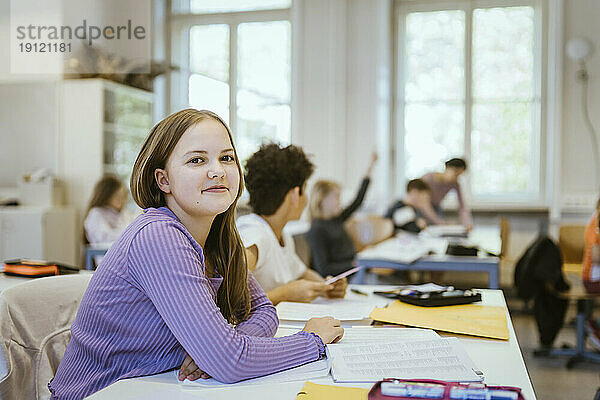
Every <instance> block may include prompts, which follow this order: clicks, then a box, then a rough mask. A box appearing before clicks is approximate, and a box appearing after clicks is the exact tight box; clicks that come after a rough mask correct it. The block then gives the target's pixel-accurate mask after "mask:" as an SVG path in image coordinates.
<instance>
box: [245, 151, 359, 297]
mask: <svg viewBox="0 0 600 400" xmlns="http://www.w3.org/2000/svg"><path fill="white" fill-rule="evenodd" d="M313 168H314V167H313V164H312V163H311V162H310V161H309V160H308V158H307V157H306V155H305V154H304V151H303V150H302V149H301V148H300V147H297V146H293V145H290V146H287V147H280V146H279V145H277V144H274V143H270V144H265V145H262V146H261V148H260V149H259V150H258V151H257V152H256V153H254V154H253V155H252V156H250V158H249V159H248V160H247V161H246V166H245V169H246V174H245V182H246V188H247V189H248V193H249V194H250V207H251V208H252V210H253V213H252V214H249V215H245V216H243V217H240V218H238V220H237V226H238V229H239V232H240V235H241V237H242V241H243V242H244V246H245V247H246V249H247V250H248V251H247V256H248V267H249V268H250V270H251V271H252V272H253V274H254V276H255V277H256V279H257V280H258V282H259V283H260V284H261V286H262V288H263V289H264V290H265V292H267V295H268V296H269V299H270V300H271V301H272V302H273V304H278V303H279V302H281V301H298V302H308V301H311V300H314V299H315V298H317V297H319V296H327V297H344V295H345V293H346V287H347V285H348V283H347V281H346V280H345V279H341V280H338V281H337V282H335V283H334V284H332V285H326V284H325V283H324V280H323V277H322V276H321V275H319V274H318V273H316V272H315V271H313V270H311V269H309V268H307V266H306V265H305V264H304V263H303V262H302V261H301V260H300V258H299V257H298V255H297V254H296V251H295V248H294V240H293V238H292V237H291V235H290V234H288V233H287V232H284V230H283V228H284V227H285V225H286V224H287V223H288V222H289V221H292V220H297V219H299V218H300V216H301V215H302V211H303V210H304V207H305V206H306V203H307V196H306V181H307V180H308V178H309V177H310V175H311V174H312V173H313Z"/></svg>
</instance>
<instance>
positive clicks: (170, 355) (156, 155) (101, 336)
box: [48, 109, 343, 399]
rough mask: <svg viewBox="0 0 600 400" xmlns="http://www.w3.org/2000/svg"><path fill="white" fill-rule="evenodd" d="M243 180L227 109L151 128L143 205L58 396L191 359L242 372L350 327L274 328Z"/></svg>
mask: <svg viewBox="0 0 600 400" xmlns="http://www.w3.org/2000/svg"><path fill="white" fill-rule="evenodd" d="M242 189H243V181H242V174H241V168H240V164H239V161H238V159H237V154H236V152H235V148H234V147H233V141H232V137H231V132H230V131H229V128H228V127H227V125H226V124H225V123H224V122H223V121H222V120H221V118H219V117H218V116H217V115H216V114H214V113H212V112H209V111H197V110H192V109H188V110H183V111H180V112H177V113H175V114H173V115H171V116H169V117H167V118H165V119H164V120H163V121H161V122H159V123H158V124H157V125H156V126H155V127H154V128H153V129H152V130H151V132H150V134H149V136H148V138H147V139H146V141H145V142H144V145H143V146H142V149H141V151H140V153H139V155H138V158H137V160H136V162H135V165H134V167H133V173H132V176H131V190H132V195H133V198H134V200H135V201H136V203H137V204H138V205H139V206H140V207H142V208H143V209H144V213H143V214H142V215H141V216H139V217H138V218H137V219H136V220H135V221H134V222H133V223H132V224H131V225H130V226H129V227H128V228H127V229H126V230H125V232H124V233H123V234H122V235H121V236H120V237H119V239H117V241H116V242H115V243H114V244H113V246H112V247H111V248H110V250H109V251H108V253H107V254H106V256H105V258H104V260H103V261H102V263H101V264H100V266H99V267H98V269H97V271H96V272H95V274H94V276H93V278H92V280H91V282H90V285H89V287H88V289H87V291H86V293H85V295H84V297H83V300H82V301H81V305H80V307H79V310H78V313H77V317H76V318H75V321H74V323H73V325H72V327H71V334H72V336H71V341H70V342H69V345H68V347H67V350H66V352H65V356H64V358H63V360H62V362H61V364H60V366H59V368H58V370H57V373H56V376H55V377H54V379H53V380H52V381H51V382H50V384H49V385H48V387H49V388H50V391H51V392H52V398H54V399H80V398H83V397H85V396H88V395H90V394H92V393H94V392H96V391H98V390H100V389H102V388H104V387H106V386H108V385H110V384H111V383H113V382H115V381H117V380H119V379H123V378H130V377H135V376H142V375H150V374H156V373H160V372H163V371H166V370H169V369H173V368H177V367H179V366H182V363H183V366H182V370H184V371H185V372H183V373H180V379H181V378H185V377H188V378H190V379H195V378H197V377H199V376H202V377H204V378H206V377H209V376H212V377H214V378H215V379H217V380H219V381H222V382H237V381H240V380H243V379H248V378H253V377H256V376H261V375H266V374H269V373H273V372H277V371H281V370H284V369H287V368H291V367H295V366H298V365H301V364H304V363H307V362H310V361H314V360H317V359H319V358H321V357H323V356H324V354H325V352H324V344H327V343H331V342H334V341H336V340H339V339H340V338H341V336H342V335H343V329H342V328H341V327H340V322H339V321H338V320H335V319H333V318H331V317H325V318H315V319H312V320H310V321H308V322H307V323H306V325H305V327H304V329H303V330H302V331H301V332H299V333H297V334H295V335H292V336H286V337H282V338H273V337H272V336H273V335H274V334H275V331H276V330H277V325H278V319H277V314H276V312H275V308H274V307H273V305H272V304H271V302H270V301H269V300H268V298H267V296H266V295H265V293H264V292H263V290H262V289H261V288H260V286H259V285H258V283H257V282H256V280H255V279H254V278H253V277H252V275H251V274H250V273H249V272H248V269H247V265H246V258H245V253H244V248H243V246H242V243H241V240H240V237H239V234H238V232H237V230H236V227H235V223H234V209H235V205H236V203H237V201H238V199H239V197H240V195H241V192H242ZM186 355H187V356H186ZM184 360H185V361H184Z"/></svg>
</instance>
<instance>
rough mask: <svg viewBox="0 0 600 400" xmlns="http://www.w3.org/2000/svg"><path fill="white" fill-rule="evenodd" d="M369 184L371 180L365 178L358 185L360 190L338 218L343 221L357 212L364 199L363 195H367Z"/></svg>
mask: <svg viewBox="0 0 600 400" xmlns="http://www.w3.org/2000/svg"><path fill="white" fill-rule="evenodd" d="M369 183H371V178H369V177H365V178H363V180H362V182H361V183H360V188H359V189H358V193H356V197H354V200H352V203H350V205H348V206H347V207H346V208H344V209H343V210H342V213H341V214H340V217H341V218H342V220H343V221H345V220H347V219H348V218H350V216H351V215H352V214H353V213H354V211H356V210H358V208H359V207H360V205H361V204H362V202H363V200H364V199H365V195H366V194H367V189H368V188H369Z"/></svg>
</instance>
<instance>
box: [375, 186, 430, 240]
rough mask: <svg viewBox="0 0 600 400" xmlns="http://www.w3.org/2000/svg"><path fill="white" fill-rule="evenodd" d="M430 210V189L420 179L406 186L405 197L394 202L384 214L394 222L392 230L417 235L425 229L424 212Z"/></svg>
mask: <svg viewBox="0 0 600 400" xmlns="http://www.w3.org/2000/svg"><path fill="white" fill-rule="evenodd" d="M430 208H431V189H430V188H429V185H428V184H427V183H425V182H424V181H423V180H421V179H413V180H411V181H409V182H408V184H407V185H406V196H405V197H404V199H402V200H398V201H397V202H395V203H394V204H393V205H392V206H391V207H390V208H389V209H388V211H387V213H386V214H385V217H386V218H389V219H391V220H392V221H393V222H394V228H395V229H396V230H397V231H398V230H403V231H407V232H413V233H419V232H421V230H423V229H425V228H426V227H427V222H426V221H425V218H423V215H424V213H425V211H424V210H426V209H430Z"/></svg>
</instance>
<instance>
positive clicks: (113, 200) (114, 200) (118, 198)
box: [108, 186, 127, 211]
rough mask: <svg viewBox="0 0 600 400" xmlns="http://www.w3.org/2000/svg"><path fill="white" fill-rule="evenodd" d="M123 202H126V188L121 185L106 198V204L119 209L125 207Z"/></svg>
mask: <svg viewBox="0 0 600 400" xmlns="http://www.w3.org/2000/svg"><path fill="white" fill-rule="evenodd" d="M125 204H127V189H125V186H121V187H120V188H119V189H118V190H117V191H116V192H114V193H113V195H112V196H110V198H109V199H108V206H109V207H111V208H114V209H115V210H117V211H121V210H122V209H123V207H125Z"/></svg>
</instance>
